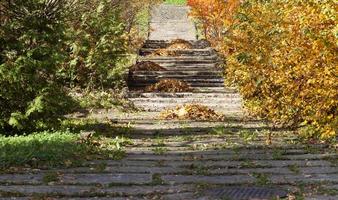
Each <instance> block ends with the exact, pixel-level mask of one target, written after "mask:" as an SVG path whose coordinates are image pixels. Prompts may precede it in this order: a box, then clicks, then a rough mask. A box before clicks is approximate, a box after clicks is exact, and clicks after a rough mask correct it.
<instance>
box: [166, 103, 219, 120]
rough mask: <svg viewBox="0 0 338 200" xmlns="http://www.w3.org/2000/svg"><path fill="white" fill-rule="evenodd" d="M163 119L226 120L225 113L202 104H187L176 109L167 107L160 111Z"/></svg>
mask: <svg viewBox="0 0 338 200" xmlns="http://www.w3.org/2000/svg"><path fill="white" fill-rule="evenodd" d="M160 118H161V119H167V120H168V119H177V120H198V121H224V115H221V114H219V113H216V112H215V111H214V110H213V109H211V108H209V107H207V106H204V105H200V104H186V105H183V106H177V107H176V108H174V109H167V110H164V111H162V112H161V113H160Z"/></svg>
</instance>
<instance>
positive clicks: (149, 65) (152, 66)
mask: <svg viewBox="0 0 338 200" xmlns="http://www.w3.org/2000/svg"><path fill="white" fill-rule="evenodd" d="M130 71H131V72H134V71H166V69H165V68H163V67H161V66H160V65H158V64H156V63H154V62H151V61H142V62H138V63H136V64H135V65H133V66H132V67H131V68H130Z"/></svg>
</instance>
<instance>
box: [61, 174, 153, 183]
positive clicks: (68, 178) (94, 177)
mask: <svg viewBox="0 0 338 200" xmlns="http://www.w3.org/2000/svg"><path fill="white" fill-rule="evenodd" d="M151 181H152V178H151V175H148V174H66V175H64V176H62V178H61V181H60V182H62V183H64V184H103V185H106V184H111V183H116V184H119V183H120V184H148V183H150V182H151Z"/></svg>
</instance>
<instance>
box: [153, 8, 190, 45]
mask: <svg viewBox="0 0 338 200" xmlns="http://www.w3.org/2000/svg"><path fill="white" fill-rule="evenodd" d="M188 11H189V8H188V7H187V6H175V5H167V4H161V5H159V6H157V7H155V8H153V10H152V13H151V16H152V19H151V22H150V29H151V32H150V36H149V40H172V39H178V38H181V39H185V40H196V29H195V25H194V23H193V22H192V21H191V20H190V19H189V18H188Z"/></svg>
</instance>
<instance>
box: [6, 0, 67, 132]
mask: <svg viewBox="0 0 338 200" xmlns="http://www.w3.org/2000/svg"><path fill="white" fill-rule="evenodd" d="M2 6H3V7H4V8H5V9H4V16H5V20H4V21H3V22H2V26H1V31H0V34H1V36H0V46H1V53H0V61H1V63H0V107H1V109H2V110H1V113H0V130H1V129H5V131H11V130H27V131H31V130H34V129H40V128H45V127H47V126H48V124H49V123H51V122H52V119H55V118H57V117H58V116H60V115H61V114H63V113H64V111H66V110H67V107H68V106H69V104H68V102H71V101H69V100H70V99H69V98H66V95H65V93H64V91H63V89H62V86H60V85H58V84H56V82H55V74H56V71H57V68H58V65H59V64H60V63H62V62H63V60H64V57H65V54H64V53H63V52H62V48H63V45H64V43H62V42H60V41H63V40H64V37H65V35H64V32H65V30H66V29H65V25H64V21H63V20H64V17H63V15H64V9H65V7H66V6H67V5H66V4H65V3H63V2H61V1H60V2H59V5H58V7H56V8H51V7H50V5H49V4H48V2H47V1H39V0H27V1H20V2H16V3H15V4H10V3H8V2H7V4H6V3H4V2H3V3H2ZM53 123H54V122H53Z"/></svg>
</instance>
